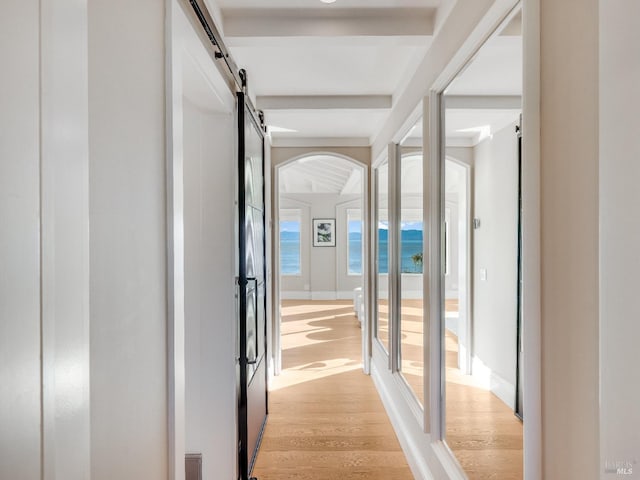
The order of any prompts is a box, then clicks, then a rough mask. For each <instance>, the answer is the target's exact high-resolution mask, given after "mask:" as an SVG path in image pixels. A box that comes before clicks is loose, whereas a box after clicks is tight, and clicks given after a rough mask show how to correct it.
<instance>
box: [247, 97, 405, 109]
mask: <svg viewBox="0 0 640 480" xmlns="http://www.w3.org/2000/svg"><path fill="white" fill-rule="evenodd" d="M392 101H393V99H392V97H391V95H276V96H273V95H272V96H259V97H257V98H256V108H258V109H260V110H330V109H333V110H345V109H349V110H358V109H389V108H391V106H392Z"/></svg>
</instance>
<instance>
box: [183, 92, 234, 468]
mask: <svg viewBox="0 0 640 480" xmlns="http://www.w3.org/2000/svg"><path fill="white" fill-rule="evenodd" d="M229 94H230V93H229ZM183 115H184V117H183V118H184V137H183V140H184V210H185V212H184V246H185V254H184V260H185V381H186V392H185V394H186V399H185V400H186V451H187V453H201V454H202V461H203V479H205V480H216V479H218V478H220V479H222V478H235V471H236V448H235V446H236V424H235V415H234V412H235V410H236V383H235V381H236V378H235V372H236V369H235V344H236V336H235V333H236V316H235V300H234V294H235V262H234V259H235V254H236V248H235V235H234V230H233V228H232V225H233V222H234V221H235V217H234V215H235V213H234V212H235V206H234V199H235V186H236V179H235V171H236V165H237V162H236V157H235V154H234V150H235V146H234V129H235V123H234V118H235V117H234V115H232V114H222V113H212V112H207V111H204V110H201V109H199V108H198V107H197V106H195V105H194V104H192V103H190V102H189V101H185V102H184V103H183Z"/></svg>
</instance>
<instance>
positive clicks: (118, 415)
mask: <svg viewBox="0 0 640 480" xmlns="http://www.w3.org/2000/svg"><path fill="white" fill-rule="evenodd" d="M164 54H165V50H164V4H163V2H158V1H155V0H142V1H136V2H129V1H124V0H89V126H90V137H89V140H90V143H89V147H90V164H89V181H90V218H91V220H90V226H91V234H90V247H91V257H90V260H91V264H90V265H91V291H90V292H91V296H90V300H91V473H92V475H91V478H92V480H102V479H104V480H112V479H115V478H117V479H119V480H139V479H141V478H149V479H151V478H153V479H163V478H167V464H168V461H167V400H166V398H167V380H166V377H167V356H166V344H167V337H166V329H167V326H166V324H167V310H166V309H167V299H166V289H167V279H166V241H165V238H166V227H165V225H166V223H165V222H166V219H165V214H166V198H165V197H166V194H165V192H166V183H165V165H166V160H165V91H164V84H165V80H164V78H165V72H164Z"/></svg>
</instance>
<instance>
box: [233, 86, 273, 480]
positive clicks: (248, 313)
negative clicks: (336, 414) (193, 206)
mask: <svg viewBox="0 0 640 480" xmlns="http://www.w3.org/2000/svg"><path fill="white" fill-rule="evenodd" d="M238 172H239V175H238V179H239V181H238V246H239V248H238V253H239V257H238V279H237V282H238V285H237V287H238V302H239V303H238V354H239V355H238V363H237V380H238V442H239V443H238V458H239V465H238V473H239V477H240V479H241V480H247V479H249V478H250V475H251V471H252V470H253V464H254V462H255V458H256V454H257V452H258V447H259V446H260V440H261V438H262V432H263V429H264V425H265V422H266V418H267V365H266V363H267V355H266V350H267V341H266V338H267V335H266V321H265V319H266V282H265V277H266V275H265V208H264V195H265V193H264V192H265V190H264V188H265V187H264V135H263V130H262V128H261V124H260V123H259V122H258V119H257V118H256V117H255V115H254V113H253V111H252V109H251V108H250V107H249V106H248V105H247V101H246V98H245V95H244V94H243V93H238Z"/></svg>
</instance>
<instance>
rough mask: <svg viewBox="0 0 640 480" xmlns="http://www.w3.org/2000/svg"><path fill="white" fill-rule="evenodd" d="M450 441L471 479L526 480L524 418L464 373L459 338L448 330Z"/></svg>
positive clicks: (447, 392)
mask: <svg viewBox="0 0 640 480" xmlns="http://www.w3.org/2000/svg"><path fill="white" fill-rule="evenodd" d="M445 348H446V365H447V368H446V412H447V413H446V416H445V423H446V442H447V444H448V445H449V448H451V450H452V451H453V453H454V454H455V456H456V458H457V459H458V462H459V463H460V465H461V466H462V468H463V469H464V471H465V472H466V474H467V477H468V478H469V480H522V478H523V447H522V445H523V443H522V434H523V430H522V422H520V420H518V418H517V417H516V416H515V415H514V414H513V410H511V409H510V408H509V407H508V406H507V405H505V403H504V402H503V401H502V400H500V399H499V398H498V397H496V396H495V395H494V394H493V393H491V392H490V391H487V390H486V389H484V388H482V387H480V386H478V385H476V384H474V381H473V379H472V378H471V377H470V376H468V375H462V373H461V372H460V370H459V369H458V368H457V365H458V339H457V338H456V336H455V335H453V334H452V333H451V332H449V331H446V334H445Z"/></svg>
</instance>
